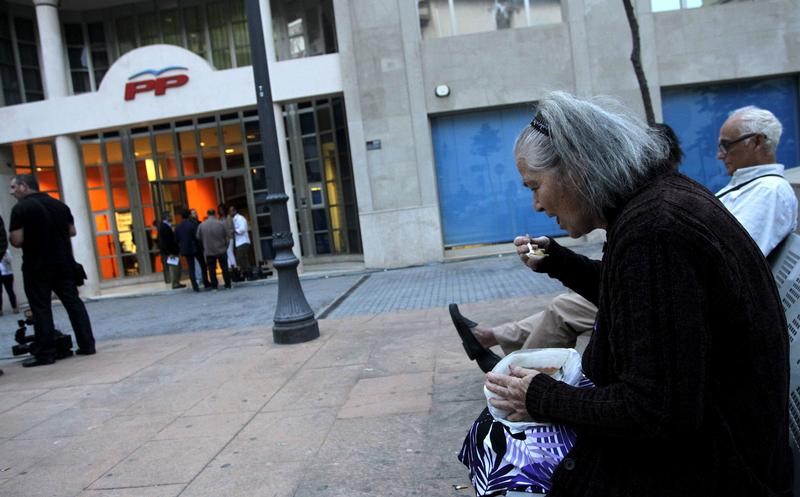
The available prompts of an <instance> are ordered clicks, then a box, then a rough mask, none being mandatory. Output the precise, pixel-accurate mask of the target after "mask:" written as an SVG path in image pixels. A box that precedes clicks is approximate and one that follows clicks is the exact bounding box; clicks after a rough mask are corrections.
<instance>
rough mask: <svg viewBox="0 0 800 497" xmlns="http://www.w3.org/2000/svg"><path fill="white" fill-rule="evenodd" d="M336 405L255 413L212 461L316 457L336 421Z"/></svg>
mask: <svg viewBox="0 0 800 497" xmlns="http://www.w3.org/2000/svg"><path fill="white" fill-rule="evenodd" d="M336 412H337V409H336V408H327V409H325V408H322V409H304V410H297V411H291V412H265V413H260V414H258V415H256V416H255V417H254V418H253V419H252V420H251V421H250V422H249V423H248V424H247V426H246V427H245V428H244V429H243V430H242V431H241V432H239V433H238V434H237V435H236V437H235V438H234V439H233V440H231V442H230V443H229V444H228V445H227V446H226V447H225V449H224V450H223V451H222V452H220V454H219V455H218V456H217V457H216V458H215V459H214V461H213V462H212V464H215V465H218V466H220V465H226V464H236V465H242V464H270V463H282V462H308V461H310V460H316V458H317V453H318V452H319V449H320V447H321V446H322V444H323V443H324V442H325V440H326V439H327V437H328V433H329V432H330V430H331V428H332V427H333V424H334V422H335V421H336Z"/></svg>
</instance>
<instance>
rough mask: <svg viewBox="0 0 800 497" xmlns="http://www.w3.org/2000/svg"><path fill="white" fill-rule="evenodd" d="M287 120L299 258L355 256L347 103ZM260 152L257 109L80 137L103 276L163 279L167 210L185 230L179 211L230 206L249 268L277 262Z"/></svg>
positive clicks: (329, 102)
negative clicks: (161, 241)
mask: <svg viewBox="0 0 800 497" xmlns="http://www.w3.org/2000/svg"><path fill="white" fill-rule="evenodd" d="M284 115H285V117H286V130H287V137H286V138H287V143H288V145H289V150H290V154H289V155H290V158H291V169H292V171H293V178H292V180H293V184H294V191H293V192H292V194H293V195H294V197H295V199H296V202H295V205H296V206H297V212H296V215H297V219H298V224H299V225H300V230H299V231H300V233H299V235H300V241H301V243H300V246H301V250H302V253H303V255H304V256H306V257H319V256H320V255H322V256H333V255H341V254H359V253H360V252H361V236H360V232H359V227H358V208H357V205H356V196H355V186H354V180H353V173H352V167H351V164H350V151H349V143H348V138H347V128H346V123H347V120H346V118H345V115H344V101H343V100H342V98H341V97H331V98H324V99H317V100H314V101H313V102H305V103H304V102H298V103H294V104H288V105H287V106H285V107H284ZM261 145H262V140H261V132H260V127H259V123H258V113H257V112H256V111H255V109H249V110H241V111H235V112H230V113H224V114H216V115H208V116H196V117H191V118H186V119H184V120H178V121H174V122H168V123H158V124H150V125H146V126H142V127H134V128H125V129H121V130H117V131H108V132H105V133H101V134H94V135H85V136H82V137H81V151H82V153H83V165H84V169H85V173H86V188H87V193H88V197H89V204H90V207H91V211H92V217H93V219H94V233H95V246H96V248H97V254H98V267H99V269H100V274H101V277H102V278H103V279H104V280H109V279H116V278H120V277H136V276H143V275H149V274H151V273H160V272H163V267H162V264H163V263H162V261H161V257H160V256H159V250H158V240H157V232H158V223H159V222H160V221H161V212H162V211H165V210H166V211H167V212H169V213H171V214H172V216H173V219H174V220H175V222H180V221H181V220H182V218H181V216H180V215H179V214H180V211H181V209H183V208H189V209H195V210H196V211H197V213H198V216H199V218H200V220H202V219H203V218H205V216H206V211H208V209H216V208H217V206H218V205H219V204H220V203H224V204H226V205H228V206H230V205H234V206H235V207H236V208H237V210H238V212H239V213H240V214H242V215H243V216H244V217H245V218H246V219H247V221H248V225H249V229H250V241H251V247H252V251H253V252H252V253H251V259H252V261H253V262H260V261H262V260H269V259H272V258H273V257H274V254H273V251H272V217H271V213H270V209H269V203H268V202H267V199H268V197H269V188H268V185H267V174H266V164H265V163H264V156H263V153H262V147H261ZM37 166H38V163H37ZM37 169H38V167H37ZM44 174H45V173H44V172H43V173H42V175H43V176H44Z"/></svg>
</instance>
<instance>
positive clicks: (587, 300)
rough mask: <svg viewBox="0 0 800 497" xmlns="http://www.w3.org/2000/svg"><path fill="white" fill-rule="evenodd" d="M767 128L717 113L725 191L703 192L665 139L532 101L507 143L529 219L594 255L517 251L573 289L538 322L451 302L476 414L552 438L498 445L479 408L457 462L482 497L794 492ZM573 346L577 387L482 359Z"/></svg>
mask: <svg viewBox="0 0 800 497" xmlns="http://www.w3.org/2000/svg"><path fill="white" fill-rule="evenodd" d="M781 132H782V126H781V123H780V122H779V121H778V119H777V118H775V116H774V115H773V114H772V113H771V112H769V111H767V110H764V109H759V108H757V107H753V106H749V107H744V108H742V109H738V110H736V111H734V112H732V113H731V115H730V116H729V118H728V119H727V120H726V121H725V123H724V124H723V125H722V128H721V129H720V134H719V140H718V143H717V145H718V155H717V157H718V158H719V159H720V160H721V161H722V162H723V163H724V164H725V168H726V170H727V172H728V174H730V175H731V180H730V182H729V184H728V185H727V186H725V187H724V188H723V189H722V190H720V191H719V192H717V193H716V195H715V194H713V193H711V192H709V191H708V190H706V189H705V188H704V187H703V186H701V185H699V184H697V183H695V182H694V181H692V180H691V179H689V178H687V177H685V176H683V175H681V174H680V173H679V172H677V171H676V169H677V165H678V163H679V162H680V157H681V154H680V148H679V146H678V144H677V141H676V140H674V136H671V135H669V133H668V132H664V130H663V129H662V130H656V129H653V128H649V127H648V126H646V125H645V124H644V123H642V122H641V121H639V120H638V119H636V118H634V117H631V116H630V115H628V114H627V113H626V112H625V111H621V110H616V109H615V110H610V109H609V108H608V107H607V106H606V105H604V104H603V103H601V102H597V101H589V100H583V99H579V98H576V97H574V96H571V95H569V94H566V93H563V92H554V93H551V94H549V95H547V96H546V97H545V98H544V99H543V100H542V101H541V102H540V103H539V107H538V112H537V114H536V116H535V117H534V119H533V121H532V122H531V125H530V126H527V127H526V128H525V129H523V130H522V132H521V133H520V135H519V137H518V139H517V141H516V144H515V147H514V158H515V162H516V166H517V170H518V172H519V174H520V176H521V177H522V180H523V183H524V184H525V186H526V187H527V188H530V190H531V191H532V194H533V207H534V209H535V210H536V211H540V212H545V213H546V214H547V215H548V216H550V217H555V218H556V220H557V222H558V224H559V225H560V226H561V228H562V229H564V230H565V231H567V233H568V234H569V236H571V237H580V236H583V235H585V234H587V233H589V232H590V231H593V230H595V229H604V230H605V231H606V239H607V241H606V244H605V245H604V248H603V255H602V260H601V261H597V260H592V259H589V258H587V257H584V256H581V255H578V254H576V253H574V252H572V251H571V250H569V249H567V248H565V247H562V246H561V245H560V244H559V243H557V242H556V241H555V240H553V239H552V238H548V237H530V236H527V235H526V236H520V237H517V238H516V239H515V240H514V244H515V246H516V248H517V253H518V254H519V256H520V259H521V260H522V262H523V263H524V264H525V265H526V266H527V267H529V268H530V269H532V270H534V271H536V272H540V273H544V274H547V275H549V276H550V277H552V278H556V279H558V280H560V281H561V282H562V283H563V284H564V285H565V286H566V287H568V288H569V289H570V290H571V291H570V292H569V293H565V294H563V295H562V296H559V297H557V298H556V299H554V300H553V302H552V303H551V304H550V305H549V306H548V307H547V309H546V310H545V311H543V312H541V313H538V314H537V315H534V316H531V317H529V318H526V319H524V320H522V321H519V322H516V323H508V324H504V325H501V326H497V327H485V326H481V325H479V324H478V323H475V322H474V321H471V320H469V319H468V318H466V317H464V316H462V315H461V313H460V312H459V310H458V307H457V306H456V305H455V304H451V306H450V314H451V317H452V319H453V323H454V325H455V326H456V329H457V330H458V332H459V335H460V336H461V339H462V343H463V344H464V348H465V350H466V351H467V354H468V356H469V358H470V359H473V360H476V361H477V362H478V365H479V366H480V367H481V369H482V370H483V371H485V372H487V376H486V380H485V387H486V389H488V391H489V392H491V393H492V395H493V396H494V399H493V400H492V401H491V404H492V405H493V406H495V407H496V408H498V409H501V410H502V411H504V412H506V413H508V414H507V418H506V419H507V420H508V421H536V422H545V423H549V424H550V427H549V428H548V429H547V430H546V434H547V437H543V435H542V431H541V429H538V430H537V429H534V428H531V429H530V431H525V432H524V433H512V432H511V431H510V430H509V429H508V428H507V427H506V426H505V425H503V424H501V423H499V422H498V421H497V420H495V419H493V418H492V416H491V415H490V414H489V413H488V411H484V413H483V414H481V415H480V416H479V417H478V419H477V420H476V421H475V422H474V423H473V426H472V427H471V429H470V430H469V433H468V435H467V438H466V440H465V442H464V446H463V448H462V451H461V453H460V455H459V459H460V460H461V461H462V462H463V463H464V464H465V465H466V466H467V467H468V468H469V471H470V476H471V478H472V480H473V484H474V486H475V489H476V491H477V492H478V494H479V495H500V493H499V492H502V493H505V491H508V490H518V491H525V492H534V493H536V492H539V493H540V494H544V493H546V494H547V495H548V496H554V497H557V496H589V497H590V496H594V495H597V496H612V495H613V496H642V495H647V496H661V495H663V496H678V495H680V496H695V495H696V496H707V495H728V496H733V495H776V496H777V495H781V496H789V495H792V472H793V468H792V457H791V453H790V449H789V438H788V437H789V421H788V416H789V415H788V380H789V361H788V328H787V323H786V318H785V316H784V311H783V307H782V305H781V302H780V300H779V298H778V294H777V289H776V285H775V282H774V280H773V277H772V273H771V271H770V267H769V264H768V263H767V260H766V258H765V256H766V255H768V254H769V253H770V252H771V251H772V250H774V249H775V247H776V246H777V245H778V244H779V243H780V242H781V240H783V239H784V238H785V237H786V236H787V235H788V234H789V233H791V232H792V231H794V229H795V228H796V225H797V199H796V196H795V194H794V191H793V190H792V188H791V185H789V183H788V182H787V181H786V180H785V178H784V177H783V170H784V167H783V166H782V165H780V164H777V163H776V148H777V146H778V143H779V141H780V136H781ZM676 160H677V162H676ZM533 244H535V245H536V246H537V247H538V248H539V249H540V250H543V251H544V253H543V254H542V253H538V254H537V255H529V253H530V252H531V251H530V248H529V247H530V246H531V245H533ZM585 332H591V337H590V339H589V343H588V345H587V347H586V350H585V351H584V354H583V357H582V369H583V374H584V381H581V383H580V384H578V385H570V384H566V383H563V382H559V381H556V380H555V379H553V378H552V377H551V376H549V375H548V374H542V373H541V372H540V371H537V370H534V369H526V368H519V367H514V366H512V367H511V368H510V372H509V374H496V373H493V372H491V370H492V368H493V367H494V366H495V365H496V364H497V362H498V361H499V360H500V357H499V356H497V355H496V354H494V353H493V352H492V351H491V350H489V347H492V346H495V345H499V346H500V347H501V348H502V350H503V352H504V353H506V354H508V353H510V352H513V351H515V350H519V349H521V348H547V347H572V346H574V345H575V339H576V337H577V335H579V334H581V333H585ZM539 428H540V427H539ZM554 447H557V450H556V449H554Z"/></svg>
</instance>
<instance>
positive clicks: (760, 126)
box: [730, 105, 783, 154]
mask: <svg viewBox="0 0 800 497" xmlns="http://www.w3.org/2000/svg"><path fill="white" fill-rule="evenodd" d="M730 117H736V118H738V119H739V127H740V129H739V131H741V132H742V133H743V134H747V133H761V134H763V135H764V137H765V138H766V141H765V143H764V148H766V150H767V152H769V153H771V154H774V153H775V150H776V149H777V148H778V144H779V143H780V141H781V133H783V125H781V122H780V121H778V118H777V117H775V114H773V113H772V112H770V111H768V110H766V109H761V108H759V107H756V106H755V105H748V106H747V107H742V108H741V109H736V110H735V111H733V112H731V114H730Z"/></svg>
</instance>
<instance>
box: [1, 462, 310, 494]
mask: <svg viewBox="0 0 800 497" xmlns="http://www.w3.org/2000/svg"><path fill="white" fill-rule="evenodd" d="M307 464H308V463H307V462H302V463H266V464H224V465H222V466H218V465H211V466H209V467H208V468H206V469H205V470H203V472H202V473H201V474H200V475H198V477H197V478H196V479H195V480H194V481H193V482H192V483H191V484H190V485H188V486H187V487H186V490H185V491H184V492H183V493H182V494H181V497H222V496H225V497H238V496H241V497H246V496H253V497H255V496H269V497H293V496H294V495H295V493H294V492H295V488H296V487H297V485H298V482H300V481H302V480H303V478H304V476H305V473H306V468H307ZM0 488H2V487H0Z"/></svg>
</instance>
